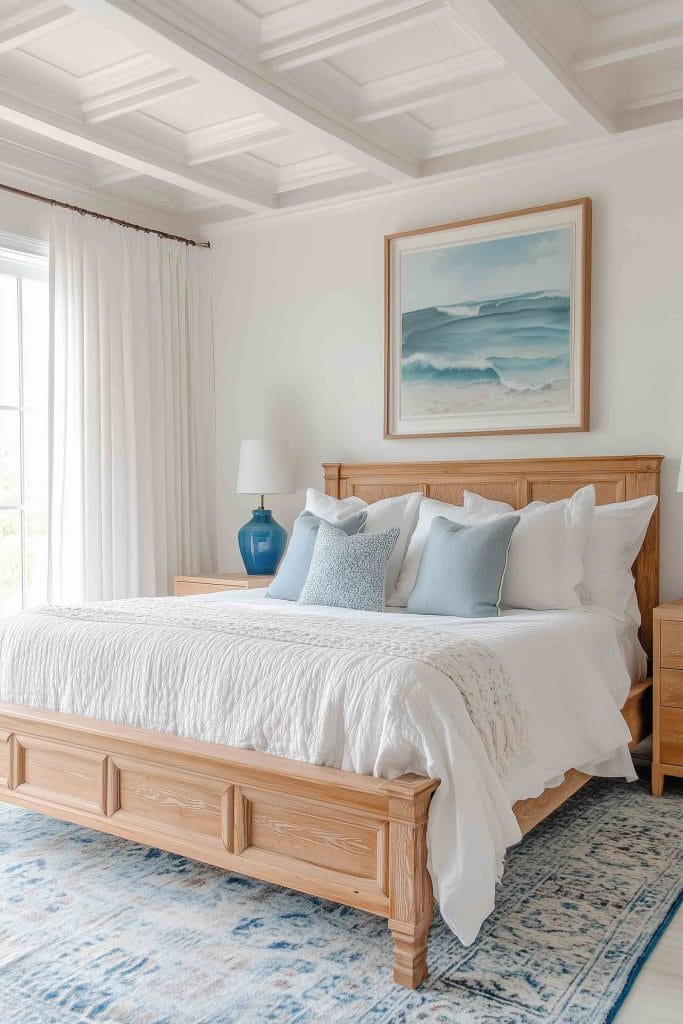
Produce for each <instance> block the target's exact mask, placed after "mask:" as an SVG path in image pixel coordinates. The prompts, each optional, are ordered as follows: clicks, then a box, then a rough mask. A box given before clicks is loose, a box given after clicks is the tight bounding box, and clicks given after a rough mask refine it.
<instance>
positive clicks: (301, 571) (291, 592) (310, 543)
mask: <svg viewBox="0 0 683 1024" xmlns="http://www.w3.org/2000/svg"><path fill="white" fill-rule="evenodd" d="M366 519H367V512H365V510H364V509H363V510H361V511H359V512H353V513H352V514H351V515H349V516H346V517H345V518H344V519H340V520H339V522H338V523H336V526H337V527H338V529H340V530H341V531H342V532H343V533H345V534H352V533H358V531H359V530H362V529H363V527H364V526H365V520H366ZM323 522H325V520H324V519H320V518H319V517H318V516H314V515H313V514H312V513H311V512H302V513H301V515H299V516H297V518H296V519H295V521H294V528H293V530H292V537H291V540H290V542H289V545H288V546H287V552H286V554H285V557H284V558H283V560H282V565H281V566H280V568H279V570H278V574H277V576H276V577H275V579H274V580H273V582H272V583H271V584H270V586H269V587H268V590H267V591H266V597H277V598H279V599H280V600H281V601H297V600H298V598H299V595H300V594H301V591H302V590H303V586H304V583H305V582H306V577H307V576H308V569H309V567H310V564H311V558H312V557H313V549H314V548H315V542H316V538H317V536H318V528H319V526H320V524H321V523H323Z"/></svg>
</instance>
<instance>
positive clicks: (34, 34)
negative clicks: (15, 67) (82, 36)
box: [0, 0, 81, 53]
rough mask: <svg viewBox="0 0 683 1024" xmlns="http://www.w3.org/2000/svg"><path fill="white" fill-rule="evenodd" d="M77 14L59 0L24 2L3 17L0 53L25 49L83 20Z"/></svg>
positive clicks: (0, 28)
mask: <svg viewBox="0 0 683 1024" xmlns="http://www.w3.org/2000/svg"><path fill="white" fill-rule="evenodd" d="M80 17H81V15H80V13H79V12H78V11H74V9H73V8H72V7H68V6H67V5H66V4H63V3H60V2H59V0H37V2H34V3H31V2H28V3H26V2H24V3H21V4H17V6H16V7H15V8H11V9H10V10H9V11H7V12H6V13H5V14H3V18H2V26H1V27H0V53H6V52H7V51H8V50H15V49H16V48H17V47H19V46H26V44H27V43H32V42H33V40H34V39H39V38H40V37H41V36H44V35H46V34H47V33H48V32H54V31H55V29H58V28H63V27H64V26H65V25H68V24H69V22H70V21H74V20H75V19H76V18H80Z"/></svg>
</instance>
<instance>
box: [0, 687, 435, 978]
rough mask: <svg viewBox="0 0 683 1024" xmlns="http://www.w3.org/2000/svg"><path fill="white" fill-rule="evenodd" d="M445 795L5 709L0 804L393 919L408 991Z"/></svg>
mask: <svg viewBox="0 0 683 1024" xmlns="http://www.w3.org/2000/svg"><path fill="white" fill-rule="evenodd" d="M437 786H438V780H431V779H426V778H422V777H420V776H415V775H406V776H402V777H401V778H399V779H395V780H393V781H391V782H385V781H383V780H382V779H375V778H371V777H369V776H365V775H356V774H354V773H352V772H343V771H340V770H338V769H335V768H326V767H319V766H316V765H309V764H304V763H302V762H298V761H290V760H286V759H284V758H277V757H271V756H270V755H267V754H260V753H257V752H256V751H250V750H239V749H234V748H229V747H223V746H220V745H218V744H212V743H202V742H195V741H192V740H185V739H183V738H181V737H177V736H173V735H167V734H165V733H157V732H153V731H150V730H146V729H136V728H132V727H128V726H120V725H112V724H109V723H104V722H95V721H92V720H90V719H83V718H76V717H73V716H70V715H64V714H60V713H59V712H51V711H35V710H33V709H30V708H24V707H19V706H17V705H10V704H3V703H0V800H3V801H5V802H8V803H13V804H18V805H19V806H22V807H25V808H28V809H29V810H35V811H39V812H42V813H44V814H48V815H50V816H52V817H56V818H60V819H62V820H65V821H71V822H74V823H75V824H78V825H85V826H88V827H89V828H94V829H97V830H99V831H101V832H108V833H110V834H113V835H116V836H120V837H121V838H124V839H130V840H134V841H137V842H141V843H145V844H148V845H151V846H155V847H159V848H160V849H163V850H168V851H169V852H172V853H178V854H181V855H183V856H186V857H191V858H194V859H196V860H199V861H203V862H205V863H209V864H213V865H215V866H217V867H221V868H226V869H228V870H231V871H236V872H239V873H240V874H244V875H248V876H250V877H252V878H257V879H262V880H263V881H267V882H274V883H277V884H279V885H285V886H288V887H290V888H293V889H297V890H299V891H301V892H305V893H309V894H311V895H314V896H321V897H324V898H326V899H331V900H334V901H335V902H338V903H344V904H346V905H348V906H351V907H355V908H357V909H359V910H365V911H369V912H370V913H373V914H378V915H380V916H382V917H385V918H388V919H389V921H390V927H391V928H392V931H394V934H395V936H396V935H398V934H399V933H400V935H401V943H400V951H399V950H398V949H397V954H396V956H397V960H396V978H397V980H399V981H401V982H402V983H403V984H409V985H417V984H419V982H420V981H421V980H422V978H424V976H425V975H426V934H427V931H428V926H429V921H431V917H432V893H431V883H430V880H429V874H428V872H427V867H426V853H427V847H426V827H427V813H428V807H429V801H430V799H431V796H432V794H433V792H434V790H435V789H436V788H437ZM406 851H412V852H410V855H409V856H408V855H407V853H406ZM406 935H407V936H408V938H407V939H406ZM397 941H398V940H397ZM406 943H407V945H406ZM399 959H400V962H399ZM406 964H409V965H410V966H409V967H406ZM399 975H400V976H399Z"/></svg>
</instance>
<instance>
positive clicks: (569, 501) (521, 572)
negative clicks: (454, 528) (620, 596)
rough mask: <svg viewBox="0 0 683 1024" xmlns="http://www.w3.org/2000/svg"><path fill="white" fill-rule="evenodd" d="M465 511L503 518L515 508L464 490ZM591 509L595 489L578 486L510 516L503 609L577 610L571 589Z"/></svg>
mask: <svg viewBox="0 0 683 1024" xmlns="http://www.w3.org/2000/svg"><path fill="white" fill-rule="evenodd" d="M464 508H465V511H466V512H467V513H469V514H470V516H471V517H472V518H474V517H477V518H482V517H484V516H486V515H487V514H488V515H489V516H491V515H507V514H509V513H510V512H514V511H515V510H514V509H513V508H512V506H511V505H507V504H506V503H505V502H501V501H490V500H489V499H488V498H482V497H481V496H480V495H478V494H472V493H471V492H470V491H465V505H464ZM594 510H595V488H594V487H593V485H592V484H589V485H588V487H582V488H581V489H580V490H579V491H577V492H576V493H575V494H573V495H572V497H571V498H565V499H563V500H562V501H555V502H552V503H551V504H549V505H548V504H545V502H541V501H534V502H532V503H531V504H530V505H527V506H526V508H523V509H521V510H520V511H519V512H517V513H516V514H517V515H519V517H520V521H519V523H518V525H517V527H516V528H515V531H514V533H513V534H512V540H511V542H510V554H509V556H508V566H507V570H506V573H505V577H504V579H503V594H502V603H503V604H504V605H506V606H507V607H508V608H531V609H534V610H536V611H544V610H546V609H553V608H580V607H581V599H580V597H579V593H578V592H577V588H578V586H579V584H580V583H581V579H582V577H583V559H584V554H585V550H586V545H587V543H588V535H589V530H590V525H591V522H592V519H593V514H594Z"/></svg>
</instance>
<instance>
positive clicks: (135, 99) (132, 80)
mask: <svg viewBox="0 0 683 1024" xmlns="http://www.w3.org/2000/svg"><path fill="white" fill-rule="evenodd" d="M78 86H79V91H80V95H81V110H82V112H83V114H84V116H85V117H86V118H87V120H88V121H91V122H92V123H93V124H97V123H99V122H101V121H108V120H110V119H111V118H113V117H119V116H120V115H121V114H128V113H130V111H131V110H140V109H142V108H143V107H145V106H147V105H148V104H149V103H155V102H158V101H159V100H163V99H168V98H169V97H170V96H175V95H176V94H177V93H180V92H187V90H188V89H194V88H196V87H197V82H196V81H195V79H194V78H189V77H188V76H187V75H183V74H181V73H180V72H179V71H177V70H176V69H175V68H172V67H169V66H168V65H166V64H164V63H163V61H160V60H159V59H158V58H157V57H154V56H153V55H152V54H150V53H140V54H137V55H136V56H134V57H129V58H128V59H127V60H122V61H119V62H118V63H117V64H113V65H111V66H110V67H107V68H103V69H102V70H101V71H94V72H92V73H91V74H89V75H84V76H83V77H82V78H81V79H79V82H78Z"/></svg>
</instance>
